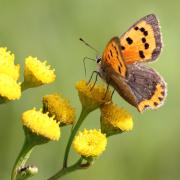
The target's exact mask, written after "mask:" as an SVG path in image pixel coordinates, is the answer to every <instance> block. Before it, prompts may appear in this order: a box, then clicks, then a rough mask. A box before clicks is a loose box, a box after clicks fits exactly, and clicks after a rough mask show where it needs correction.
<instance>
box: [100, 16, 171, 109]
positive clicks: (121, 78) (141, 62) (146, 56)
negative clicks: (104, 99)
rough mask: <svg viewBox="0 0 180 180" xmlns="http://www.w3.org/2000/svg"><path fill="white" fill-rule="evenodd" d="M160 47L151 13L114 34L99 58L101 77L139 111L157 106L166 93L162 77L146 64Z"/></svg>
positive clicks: (154, 57)
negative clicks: (125, 29)
mask: <svg viewBox="0 0 180 180" xmlns="http://www.w3.org/2000/svg"><path fill="white" fill-rule="evenodd" d="M161 48H162V40H161V34H160V28H159V23H158V21H157V18H156V16H155V15H153V14H150V15H148V16H145V17H144V18H142V19H140V20H139V21H138V22H136V23H135V24H134V25H133V26H132V27H131V28H130V29H129V30H128V31H127V32H126V33H124V34H123V35H122V36H121V37H113V38H112V39H111V40H110V41H109V43H108V44H107V46H106V48H105V50H104V52H103V55H102V57H101V60H100V61H98V66H99V73H100V76H101V78H102V79H104V80H105V81H106V83H107V84H110V85H111V86H112V87H114V89H115V90H116V91H117V92H118V93H119V94H120V95H121V96H122V97H123V98H124V99H125V100H126V101H127V102H129V103H130V104H131V105H133V106H135V107H136V108H137V109H138V111H140V112H143V111H144V110H145V109H156V108H158V107H159V106H160V105H162V104H163V102H164V100H165V97H166V90H167V88H166V83H165V81H164V80H163V78H162V77H161V76H160V75H159V74H158V73H157V72H156V71H155V70H154V69H152V68H150V67H148V66H146V65H145V63H147V62H150V61H154V60H155V59H157V57H158V56H159V54H160V52H161Z"/></svg>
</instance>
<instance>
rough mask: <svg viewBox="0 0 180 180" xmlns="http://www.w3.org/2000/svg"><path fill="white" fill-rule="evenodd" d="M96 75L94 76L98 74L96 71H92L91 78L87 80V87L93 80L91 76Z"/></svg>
mask: <svg viewBox="0 0 180 180" xmlns="http://www.w3.org/2000/svg"><path fill="white" fill-rule="evenodd" d="M95 73H96V76H97V74H99V72H98V71H93V72H92V74H91V77H90V78H89V81H88V82H87V85H88V84H89V83H90V82H91V80H92V78H93V75H94V74H95Z"/></svg>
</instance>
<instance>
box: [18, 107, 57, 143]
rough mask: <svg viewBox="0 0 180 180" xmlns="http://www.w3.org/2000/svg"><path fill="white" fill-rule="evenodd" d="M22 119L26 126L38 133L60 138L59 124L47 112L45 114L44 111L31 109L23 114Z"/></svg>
mask: <svg viewBox="0 0 180 180" xmlns="http://www.w3.org/2000/svg"><path fill="white" fill-rule="evenodd" d="M21 120H22V123H23V125H24V126H25V127H27V128H28V129H29V130H30V131H31V132H33V133H35V134H37V135H40V136H42V137H44V138H46V139H49V140H54V141H57V140H59V138H60V128H59V124H58V123H57V122H56V121H55V120H54V119H53V117H49V116H48V114H47V113H46V114H43V113H42V111H37V110H36V109H31V110H28V111H25V112H24V113H23V114H22V119H21Z"/></svg>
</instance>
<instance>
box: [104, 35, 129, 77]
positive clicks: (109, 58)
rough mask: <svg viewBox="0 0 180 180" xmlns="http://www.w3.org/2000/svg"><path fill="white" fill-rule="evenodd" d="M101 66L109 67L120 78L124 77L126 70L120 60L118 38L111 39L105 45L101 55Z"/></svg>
mask: <svg viewBox="0 0 180 180" xmlns="http://www.w3.org/2000/svg"><path fill="white" fill-rule="evenodd" d="M102 64H105V65H106V66H109V67H111V69H113V71H115V72H116V73H118V74H119V75H121V77H126V73H127V69H126V65H125V63H124V61H123V59H122V54H121V50H120V43H119V38H118V37H114V38H112V39H111V40H110V41H109V43H108V44H107V46H106V48H105V50H104V53H103V55H102Z"/></svg>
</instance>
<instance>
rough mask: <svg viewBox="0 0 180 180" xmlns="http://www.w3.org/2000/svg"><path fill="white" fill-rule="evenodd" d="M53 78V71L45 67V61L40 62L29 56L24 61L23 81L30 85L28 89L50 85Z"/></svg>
mask: <svg viewBox="0 0 180 180" xmlns="http://www.w3.org/2000/svg"><path fill="white" fill-rule="evenodd" d="M55 78H56V75H55V73H54V70H51V69H50V66H49V65H46V61H45V62H41V61H40V60H38V59H37V58H34V57H31V56H29V57H27V58H26V59H25V69H24V81H25V82H26V83H28V84H30V85H29V86H30V87H35V86H40V85H43V84H49V83H52V82H53V81H54V80H55Z"/></svg>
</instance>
